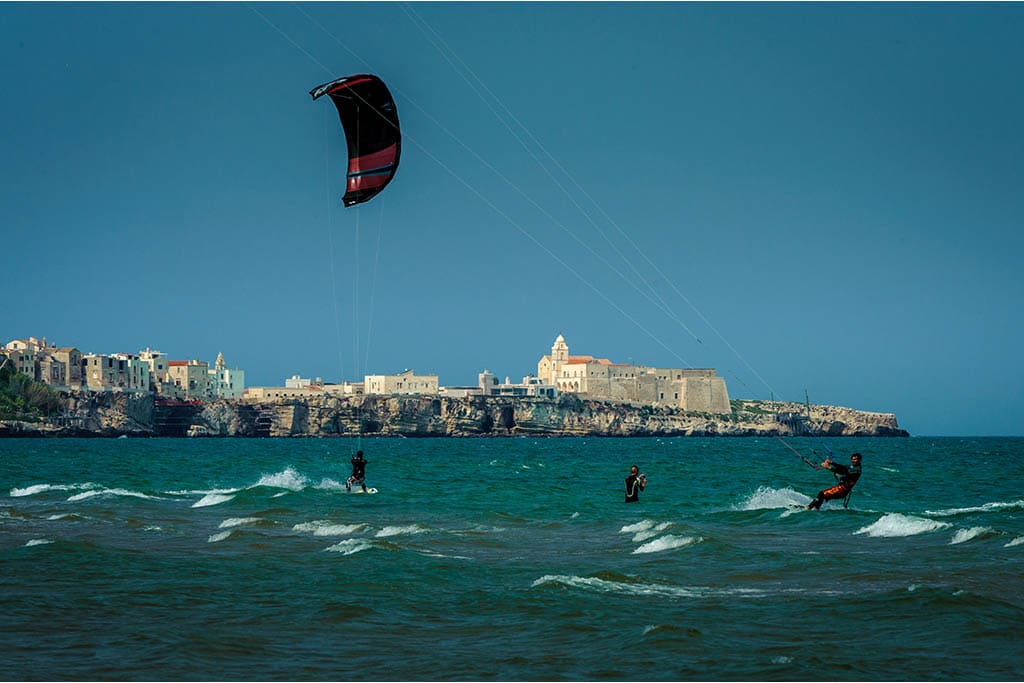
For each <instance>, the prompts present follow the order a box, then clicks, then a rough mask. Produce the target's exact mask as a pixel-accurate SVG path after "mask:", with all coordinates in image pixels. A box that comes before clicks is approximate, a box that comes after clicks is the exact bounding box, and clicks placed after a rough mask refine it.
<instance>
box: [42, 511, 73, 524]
mask: <svg viewBox="0 0 1024 683" xmlns="http://www.w3.org/2000/svg"><path fill="white" fill-rule="evenodd" d="M69 517H78V515H76V514H75V513H73V512H62V513H60V514H58V515H50V516H49V517H47V518H46V519H47V520H48V521H51V522H52V521H56V520H58V519H68V518H69Z"/></svg>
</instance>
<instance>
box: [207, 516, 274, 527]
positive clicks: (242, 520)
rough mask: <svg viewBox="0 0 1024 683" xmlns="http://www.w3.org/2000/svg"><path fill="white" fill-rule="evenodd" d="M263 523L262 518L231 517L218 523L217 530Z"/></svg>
mask: <svg viewBox="0 0 1024 683" xmlns="http://www.w3.org/2000/svg"><path fill="white" fill-rule="evenodd" d="M262 521H264V520H263V518H262V517H231V518H229V519H225V520H224V521H223V522H221V523H220V526H219V527H218V528H219V529H231V528H232V527H236V526H242V525H243V524H259V523H260V522H262Z"/></svg>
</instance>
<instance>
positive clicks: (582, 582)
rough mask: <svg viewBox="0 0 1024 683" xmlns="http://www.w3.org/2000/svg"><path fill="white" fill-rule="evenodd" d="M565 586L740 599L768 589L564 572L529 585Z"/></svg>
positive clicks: (754, 595)
mask: <svg viewBox="0 0 1024 683" xmlns="http://www.w3.org/2000/svg"><path fill="white" fill-rule="evenodd" d="M551 585H553V586H565V587H568V588H577V589H582V590H589V591H597V592H599V593H620V594H625V595H647V596H667V597H677V598H713V597H723V596H736V597H741V598H759V597H763V596H765V595H767V592H766V591H764V590H761V589H758V588H738V587H737V588H711V587H708V586H669V585H666V584H661V583H643V582H623V581H610V580H608V579H602V578H600V577H597V576H568V575H564V574H547V575H545V576H542V577H540V578H539V579H537V580H536V581H534V582H533V584H531V588H538V587H541V586H551Z"/></svg>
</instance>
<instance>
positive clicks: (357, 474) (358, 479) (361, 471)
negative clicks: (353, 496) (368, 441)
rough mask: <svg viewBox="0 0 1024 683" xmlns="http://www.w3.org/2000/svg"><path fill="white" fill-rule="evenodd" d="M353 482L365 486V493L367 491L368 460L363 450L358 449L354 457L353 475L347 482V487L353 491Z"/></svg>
mask: <svg viewBox="0 0 1024 683" xmlns="http://www.w3.org/2000/svg"><path fill="white" fill-rule="evenodd" d="M352 484H359V485H360V486H362V487H363V493H366V460H365V459H364V458H363V452H362V451H356V454H355V457H353V458H352V476H351V477H349V478H348V481H346V482H345V489H346V490H348V491H351V490H352Z"/></svg>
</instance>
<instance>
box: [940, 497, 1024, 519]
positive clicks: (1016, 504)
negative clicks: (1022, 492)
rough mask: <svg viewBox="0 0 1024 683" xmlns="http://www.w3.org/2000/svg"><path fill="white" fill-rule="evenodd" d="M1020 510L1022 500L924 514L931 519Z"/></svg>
mask: <svg viewBox="0 0 1024 683" xmlns="http://www.w3.org/2000/svg"><path fill="white" fill-rule="evenodd" d="M1020 508H1024V500H1016V501H1013V502H1012V503H985V504H984V505H977V506H974V507H966V508H949V509H948V510H925V511H924V514H926V515H931V516H932V517H952V516H954V515H964V514H969V513H972V512H995V511H998V510H1015V509H1020Z"/></svg>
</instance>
